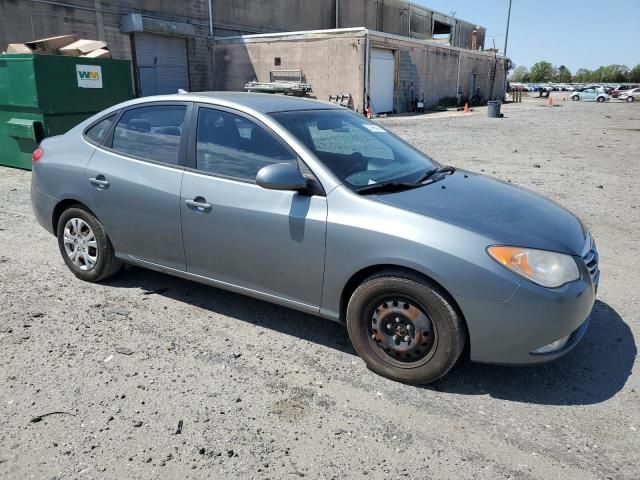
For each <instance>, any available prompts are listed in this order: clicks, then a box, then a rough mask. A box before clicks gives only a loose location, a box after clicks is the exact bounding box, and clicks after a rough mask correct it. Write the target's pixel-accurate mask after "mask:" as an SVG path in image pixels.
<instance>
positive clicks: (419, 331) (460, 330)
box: [347, 271, 467, 384]
mask: <svg viewBox="0 0 640 480" xmlns="http://www.w3.org/2000/svg"><path fill="white" fill-rule="evenodd" d="M389 327H391V328H389ZM347 329H348V331H349V338H350V339H351V342H352V344H353V346H354V348H355V349H356V351H357V352H358V354H359V355H360V357H361V358H362V359H363V360H364V362H365V363H366V364H367V367H369V369H370V370H372V371H374V372H375V373H377V374H379V375H382V376H383V377H387V378H389V379H391V380H396V381H398V382H402V383H409V384H427V383H431V382H434V381H436V380H438V379H439V378H441V377H443V376H444V375H446V374H447V372H449V370H451V368H452V367H453V366H454V365H455V364H456V362H457V361H458V359H459V358H460V355H461V354H462V351H463V349H464V345H465V342H466V338H467V328H466V325H465V323H464V320H463V319H462V316H461V315H460V314H459V313H458V311H457V309H456V308H455V307H454V306H453V305H452V302H451V301H450V300H449V297H448V295H447V294H446V293H445V292H444V291H442V290H441V289H440V288H439V287H437V286H435V285H433V284H431V283H430V282H429V281H427V280H426V279H423V278H422V277H420V276H419V275H414V274H411V273H407V272H403V271H387V272H381V273H378V274H375V275H372V276H371V277H369V278H367V279H366V280H365V281H364V282H363V283H362V284H360V286H359V287H358V288H356V290H355V291H354V292H353V295H352V296H351V298H350V300H349V304H348V306H347ZM393 335H396V336H393ZM403 335H405V336H404V337H403Z"/></svg>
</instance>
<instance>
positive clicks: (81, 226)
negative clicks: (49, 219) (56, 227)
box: [64, 218, 98, 272]
mask: <svg viewBox="0 0 640 480" xmlns="http://www.w3.org/2000/svg"><path fill="white" fill-rule="evenodd" d="M64 250H65V252H66V254H67V256H68V257H69V259H70V260H71V261H72V262H73V264H74V265H75V267H76V268H78V270H82V271H85V272H87V271H89V270H92V269H93V268H94V267H95V266H96V263H97V262H98V242H97V240H96V237H95V235H94V233H93V230H92V229H91V227H90V226H89V224H88V223H87V222H85V221H84V220H82V219H81V218H71V219H69V221H67V223H66V224H65V226H64Z"/></svg>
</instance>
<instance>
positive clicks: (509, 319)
mask: <svg viewBox="0 0 640 480" xmlns="http://www.w3.org/2000/svg"><path fill="white" fill-rule="evenodd" d="M31 199H32V204H33V208H34V211H35V214H36V218H37V220H38V222H39V223H40V224H41V225H42V226H43V227H44V228H45V229H46V230H48V231H49V232H51V233H52V234H54V235H56V236H57V241H58V246H59V250H60V253H61V255H62V258H63V260H64V262H65V263H66V265H67V266H68V267H69V269H70V270H71V272H73V274H74V275H75V276H76V277H78V278H79V279H81V280H85V281H89V282H98V281H101V280H104V279H106V278H108V277H110V276H112V275H114V274H116V273H118V272H119V271H120V269H121V267H122V265H123V263H130V264H134V265H138V266H141V267H146V268H149V269H152V270H157V271H160V272H165V273H168V274H170V275H176V276H179V277H183V278H186V279H190V280H193V281H196V282H202V283H205V284H209V285H212V286H215V287H220V288H223V289H227V290H231V291H234V292H238V293H241V294H246V295H249V296H253V297H256V298H260V299H263V300H266V301H269V302H273V303H277V304H280V305H285V306H288V307H291V308H294V309H298V310H301V311H304V312H308V313H312V314H315V315H320V316H322V317H325V318H328V319H331V320H335V321H338V322H342V323H345V324H346V326H347V329H348V332H349V336H350V338H351V340H352V342H353V345H354V347H355V349H356V351H357V352H358V353H359V354H360V356H361V357H362V358H363V360H364V361H365V362H366V364H367V365H368V366H369V367H370V368H371V369H372V370H374V371H375V372H377V373H379V374H381V375H384V376H386V377H389V378H392V379H395V380H399V381H402V382H408V383H428V382H432V381H434V380H436V379H438V378H440V377H442V376H443V375H445V374H446V373H447V372H448V371H449V370H450V369H451V368H452V367H453V365H454V364H455V363H456V361H457V360H458V359H459V357H460V356H461V354H462V352H463V351H464V349H465V344H467V343H468V345H469V355H470V358H471V360H473V361H478V362H486V363H501V364H511V365H512V364H533V363H540V362H546V361H549V360H553V359H556V358H558V357H561V356H562V355H564V354H566V353H567V352H568V351H569V350H571V349H572V348H574V347H575V346H576V344H577V343H578V342H579V341H580V339H581V338H582V336H583V335H584V333H585V331H586V330H587V326H588V323H589V316H590V312H591V310H592V307H593V304H594V299H595V295H596V291H597V287H598V281H599V269H598V253H597V249H596V246H595V243H594V241H593V238H592V237H591V235H590V233H589V231H588V230H587V229H586V227H585V226H584V225H583V224H582V223H581V222H580V220H579V219H578V218H576V217H575V216H574V215H573V214H571V213H570V212H568V211H567V210H565V209H564V208H562V207H560V206H559V205H557V204H556V203H554V202H552V201H549V200H546V199H544V198H543V197H541V196H539V195H537V194H535V193H532V192H530V191H528V190H525V189H523V188H518V187H515V186H513V185H511V184H509V183H506V182H502V181H498V180H496V179H493V178H490V177H486V176H483V175H478V174H475V173H471V172H468V171H464V170H461V169H456V168H454V167H451V166H445V165H441V164H439V163H437V162H435V161H434V160H432V159H431V158H429V157H428V156H426V155H425V154H423V153H421V152H420V151H418V150H416V149H415V148H413V147H411V146H410V145H408V144H407V143H405V142H404V141H402V140H401V139H399V138H398V137H396V136H395V135H393V134H392V133H391V132H389V131H388V130H386V129H384V128H383V127H381V126H379V125H377V124H375V123H373V122H371V121H369V120H367V119H366V118H364V117H363V116H361V115H359V114H356V113H353V112H351V111H349V110H347V109H344V108H342V107H339V106H336V105H335V104H329V103H324V102H317V101H313V100H307V99H297V98H292V97H283V96H275V95H261V94H251V93H231V92H227V93H198V94H183V95H167V96H158V97H144V98H140V99H136V100H132V101H129V102H126V103H122V104H119V105H116V106H114V107H112V108H109V109H107V110H105V111H104V112H102V113H100V114H98V115H95V116H93V117H91V118H90V119H88V120H86V121H84V122H82V123H81V124H79V125H78V126H76V127H75V128H72V129H71V130H70V131H69V132H67V133H66V134H64V135H61V136H56V137H50V138H47V139H46V140H44V141H43V142H42V144H41V146H40V148H38V149H37V150H36V151H35V152H34V153H33V174H32V184H31ZM255 308H260V306H259V305H256V306H255ZM158 321H159V322H160V321H162V320H161V319H158Z"/></svg>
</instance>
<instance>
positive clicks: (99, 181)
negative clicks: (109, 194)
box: [89, 175, 109, 190]
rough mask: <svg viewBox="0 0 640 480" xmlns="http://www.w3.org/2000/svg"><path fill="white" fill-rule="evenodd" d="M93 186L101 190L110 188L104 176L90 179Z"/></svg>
mask: <svg viewBox="0 0 640 480" xmlns="http://www.w3.org/2000/svg"><path fill="white" fill-rule="evenodd" d="M89 181H90V182H91V185H93V186H94V187H97V188H98V189H99V190H104V189H105V188H109V182H108V181H107V180H105V179H104V175H96V176H95V177H92V178H90V179H89Z"/></svg>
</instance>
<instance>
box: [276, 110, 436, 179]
mask: <svg viewBox="0 0 640 480" xmlns="http://www.w3.org/2000/svg"><path fill="white" fill-rule="evenodd" d="M271 116H272V117H273V118H275V119H276V120H277V121H278V122H279V123H281V124H282V125H283V126H284V127H285V128H286V129H287V130H289V131H290V132H291V133H292V134H293V135H294V136H295V137H296V138H298V139H299V140H300V141H301V142H302V143H303V144H304V145H305V146H306V147H307V148H308V149H309V150H311V151H312V152H313V153H314V154H315V155H316V156H317V157H318V159H319V160H320V161H321V162H322V163H324V165H326V166H327V168H329V169H330V170H331V171H332V172H333V173H334V174H335V175H336V177H338V178H339V179H340V181H341V182H343V183H345V184H346V185H347V186H348V187H351V188H355V189H357V188H359V187H363V186H366V185H374V184H378V183H387V182H416V181H418V180H419V179H420V178H422V177H423V176H424V174H425V172H428V171H430V170H433V169H435V168H438V167H439V165H438V164H437V163H435V162H434V161H433V160H431V159H430V158H429V157H427V156H426V155H424V154H423V153H420V152H419V151H418V150H416V149H415V148H413V147H412V146H410V145H409V144H407V143H405V142H404V141H402V140H400V139H399V138H398V137H396V136H395V135H393V134H392V133H390V132H388V131H387V130H385V129H383V128H382V127H380V126H378V125H377V124H375V123H373V122H371V121H369V120H367V119H366V118H363V117H361V116H359V115H357V114H354V113H351V112H348V111H341V110H304V111H292V112H277V113H272V114H271Z"/></svg>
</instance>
